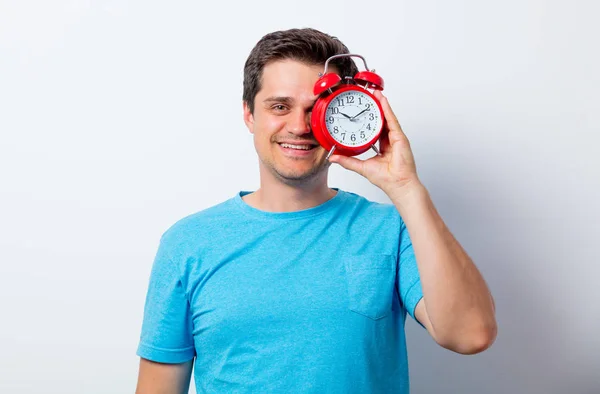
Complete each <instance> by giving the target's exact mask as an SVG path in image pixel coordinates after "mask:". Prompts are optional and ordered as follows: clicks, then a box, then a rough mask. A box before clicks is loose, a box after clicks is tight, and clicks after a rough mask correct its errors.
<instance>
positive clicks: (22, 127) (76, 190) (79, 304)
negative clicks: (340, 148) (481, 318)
mask: <svg viewBox="0 0 600 394" xmlns="http://www.w3.org/2000/svg"><path fill="white" fill-rule="evenodd" d="M599 13H600V6H599V5H598V3H597V2H593V1H572V2H566V1H541V0H538V1H535V0H519V1H517V0H506V1H493V2H492V1H476V0H471V1H463V0H457V1H452V2H450V1H442V0H438V1H418V2H417V1H394V2H391V1H390V2H383V1H362V2H359V1H343V2H341V1H334V2H327V3H326V2H320V1H319V2H316V1H314V2H311V1H306V2H296V3H290V2H285V1H284V2H267V1H247V2H242V1H240V2H239V3H235V2H226V1H221V2H213V3H205V4H202V3H201V2H200V1H173V2H166V1H162V2H154V1H141V0H131V1H126V0H118V1H117V0H106V1H99V0H98V1H95V0H87V1H84V0H71V1H66V0H53V1H22V0H21V1H17V0H15V1H7V0H2V1H0V133H1V137H0V198H1V204H0V303H1V305H0V306H1V311H2V312H1V315H0V316H1V323H0V392H2V393H18V394H21V393H40V392H44V393H62V394H67V393H94V394H96V393H98V394H99V393H131V392H133V391H134V389H135V383H136V379H137V368H138V358H137V356H135V350H136V347H137V342H138V339H139V333H140V328H141V321H142V312H143V303H144V298H145V292H146V289H147V285H148V283H147V281H148V277H149V273H150V268H151V263H152V259H153V256H154V253H155V252H156V247H157V245H158V239H159V237H160V235H161V234H162V232H163V231H164V230H165V229H166V228H167V227H168V226H170V225H171V224H172V223H174V222H175V221H176V220H178V219H179V218H181V217H183V216H185V215H188V214H190V213H193V212H196V211H199V210H201V209H204V208H207V207H209V206H211V205H213V204H216V203H218V202H220V201H223V200H225V199H227V198H230V197H232V196H233V195H234V194H235V193H236V192H237V191H238V190H241V189H243V190H253V189H255V188H256V187H257V186H258V168H257V159H256V153H255V151H254V148H253V145H252V139H251V135H250V134H249V133H248V132H247V130H246V128H245V126H244V124H243V121H242V104H241V94H242V70H243V64H244V61H245V59H246V57H247V55H248V53H249V51H250V49H251V48H252V47H253V45H254V44H255V42H256V41H257V40H258V39H260V38H261V37H262V36H263V35H264V34H266V33H268V32H270V31H273V30H278V29H287V28H291V27H315V28H318V29H321V30H323V31H326V32H328V33H330V34H332V35H335V36H338V37H340V38H341V39H342V41H344V43H346V45H348V46H349V48H350V50H351V51H352V52H356V53H360V54H362V55H364V56H365V57H366V59H367V61H368V63H369V67H371V68H375V69H376V70H377V72H378V73H379V74H380V75H382V76H383V78H384V79H385V82H386V90H385V92H384V93H386V94H387V96H388V97H389V100H390V102H391V104H392V107H393V108H394V110H395V112H396V115H397V116H398V117H399V119H400V121H401V123H402V125H403V127H404V130H405V132H406V133H407V135H408V137H409V139H410V140H411V142H412V146H413V150H414V153H415V156H416V159H417V165H418V170H419V175H420V177H421V179H422V181H423V183H424V184H425V185H426V186H427V188H428V189H429V191H430V192H431V195H432V197H433V199H434V202H435V203H436V206H437V207H438V209H439V211H440V212H441V214H442V216H443V217H444V218H445V220H446V222H447V224H448V225H449V227H450V228H451V230H452V231H453V232H454V234H455V235H456V237H457V238H458V239H459V240H460V241H461V242H462V244H463V245H464V246H465V248H466V249H467V250H468V252H469V253H470V254H471V256H472V257H473V259H474V260H475V262H476V263H477V265H478V266H479V268H480V269H481V271H482V272H483V274H484V276H485V278H486V280H487V281H488V283H489V285H490V287H491V289H492V291H493V293H494V296H495V298H496V302H497V307H498V321H499V335H498V339H497V341H496V343H495V344H494V346H493V347H492V348H491V349H490V350H488V351H487V352H484V353H482V354H479V355H476V356H460V355H457V354H453V353H451V352H449V351H447V350H445V349H443V348H441V347H439V346H437V345H436V344H435V343H434V342H433V341H432V340H431V339H430V338H429V336H428V335H427V333H426V332H425V331H424V330H422V329H420V328H419V327H418V326H417V325H416V324H414V323H413V322H411V323H410V325H409V327H408V329H407V336H408V341H409V357H410V368H411V383H412V389H413V390H412V392H413V393H453V394H454V393H498V394H500V393H540V394H541V393H544V394H549V393H566V392H569V393H572V394H578V393H582V394H583V393H599V392H600V377H599V372H600V335H599V333H600V307H599V303H600V287H598V286H597V284H596V283H597V280H598V279H597V278H598V275H599V274H600V269H599V268H598V263H599V262H600V259H599V252H598V244H599V240H598V237H599V235H600V212H599V208H598V202H599V201H600V187H599V184H600V157H599V154H598V153H599V148H598V145H597V143H598V137H597V133H598V131H599V126H600V115H599V114H600V98H599V96H600V94H599V92H600V77H599V76H600V73H599V71H598V70H600V61H599V58H600V56H599V50H598V48H599V44H598V37H600V27H599V26H600V25H599V24H598V23H597V19H598V15H599ZM359 66H360V67H361V68H362V65H360V64H359ZM330 186H333V187H341V188H343V189H346V190H349V191H353V192H358V193H360V194H363V195H365V196H366V197H368V198H370V199H373V200H378V201H388V200H387V198H386V196H385V195H384V194H383V193H382V192H381V191H379V190H378V189H376V188H375V186H373V185H371V184H370V183H369V182H368V181H366V180H364V179H362V178H360V177H359V176H358V175H355V174H353V173H350V172H348V171H345V170H343V169H341V168H340V167H338V166H336V167H335V168H332V171H331V177H330ZM190 391H191V392H195V391H194V388H193V383H192V388H191V390H190Z"/></svg>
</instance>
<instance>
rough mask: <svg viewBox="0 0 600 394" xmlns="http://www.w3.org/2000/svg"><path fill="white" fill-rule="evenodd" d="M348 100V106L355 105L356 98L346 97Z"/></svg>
mask: <svg viewBox="0 0 600 394" xmlns="http://www.w3.org/2000/svg"><path fill="white" fill-rule="evenodd" d="M346 100H347V101H348V104H354V96H346Z"/></svg>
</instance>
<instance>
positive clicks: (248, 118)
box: [243, 101, 254, 134]
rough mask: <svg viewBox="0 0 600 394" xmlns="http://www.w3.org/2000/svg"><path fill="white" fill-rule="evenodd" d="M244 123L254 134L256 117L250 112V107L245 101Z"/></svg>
mask: <svg viewBox="0 0 600 394" xmlns="http://www.w3.org/2000/svg"><path fill="white" fill-rule="evenodd" d="M243 105H244V123H246V127H247V128H248V130H249V131H250V132H251V133H252V134H254V115H252V112H250V107H249V106H248V103H247V102H245V101H244V103H243Z"/></svg>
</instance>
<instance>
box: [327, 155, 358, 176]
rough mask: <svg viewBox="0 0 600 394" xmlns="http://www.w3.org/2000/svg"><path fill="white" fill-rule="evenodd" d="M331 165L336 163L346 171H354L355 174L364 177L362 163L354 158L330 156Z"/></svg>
mask: <svg viewBox="0 0 600 394" xmlns="http://www.w3.org/2000/svg"><path fill="white" fill-rule="evenodd" d="M329 161H330V162H332V163H337V164H339V165H341V166H342V167H344V168H345V169H347V170H350V171H354V172H356V173H357V174H360V175H362V176H364V168H363V161H362V160H359V159H356V158H354V157H349V156H343V155H332V156H331V157H330V158H329Z"/></svg>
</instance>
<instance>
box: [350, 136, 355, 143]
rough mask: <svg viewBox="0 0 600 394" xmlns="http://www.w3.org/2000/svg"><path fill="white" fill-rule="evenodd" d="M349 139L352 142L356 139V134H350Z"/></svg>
mask: <svg viewBox="0 0 600 394" xmlns="http://www.w3.org/2000/svg"><path fill="white" fill-rule="evenodd" d="M350 139H351V140H352V142H354V141H356V134H352V135H351V136H350Z"/></svg>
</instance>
